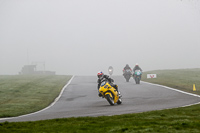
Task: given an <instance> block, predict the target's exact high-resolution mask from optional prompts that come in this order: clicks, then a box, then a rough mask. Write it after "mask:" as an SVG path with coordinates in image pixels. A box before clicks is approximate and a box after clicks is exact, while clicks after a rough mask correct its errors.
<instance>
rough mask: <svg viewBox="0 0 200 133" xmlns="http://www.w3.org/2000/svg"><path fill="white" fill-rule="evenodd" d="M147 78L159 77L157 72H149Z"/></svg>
mask: <svg viewBox="0 0 200 133" xmlns="http://www.w3.org/2000/svg"><path fill="white" fill-rule="evenodd" d="M147 78H148V79H149V78H157V76H156V74H147Z"/></svg>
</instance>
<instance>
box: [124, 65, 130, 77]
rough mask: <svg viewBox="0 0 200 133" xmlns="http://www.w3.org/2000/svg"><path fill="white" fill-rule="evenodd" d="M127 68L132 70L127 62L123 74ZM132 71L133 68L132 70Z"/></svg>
mask: <svg viewBox="0 0 200 133" xmlns="http://www.w3.org/2000/svg"><path fill="white" fill-rule="evenodd" d="M126 70H131V68H130V66H129V65H128V64H126V66H125V67H124V69H123V75H124V74H125V71H126ZM131 72H132V70H131Z"/></svg>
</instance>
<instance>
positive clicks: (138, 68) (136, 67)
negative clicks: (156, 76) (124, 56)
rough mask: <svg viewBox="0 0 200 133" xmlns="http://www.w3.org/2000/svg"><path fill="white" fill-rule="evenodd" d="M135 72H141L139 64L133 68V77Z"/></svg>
mask: <svg viewBox="0 0 200 133" xmlns="http://www.w3.org/2000/svg"><path fill="white" fill-rule="evenodd" d="M136 70H140V71H141V72H142V69H141V68H140V67H139V64H138V63H136V64H135V67H134V68H133V76H134V75H135V71H136Z"/></svg>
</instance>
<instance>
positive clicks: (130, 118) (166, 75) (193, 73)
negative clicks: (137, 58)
mask: <svg viewBox="0 0 200 133" xmlns="http://www.w3.org/2000/svg"><path fill="white" fill-rule="evenodd" d="M147 73H155V74H157V77H158V78H157V79H145V75H146V74H147ZM198 74H200V69H185V70H162V71H161V70H159V71H153V72H145V73H144V74H143V80H145V81H147V82H153V83H161V84H164V85H169V86H170V87H174V86H175V87H174V88H176V87H177V88H181V89H182V90H186V91H191V89H192V85H191V84H193V83H195V84H196V87H197V91H196V92H194V93H197V94H198V93H199V89H198V86H199V85H198V82H197V81H200V77H199V75H198ZM188 77H189V78H188ZM176 80H177V81H176ZM166 82H167V83H166ZM173 84H175V85H173ZM191 92H193V91H191ZM0 132H5V133H13V132H19V133H27V132H28V133H68V132H69V133H88V132H92V133H100V132H105V133H150V132H151V133H158V132H159V133H160V132H162V133H163V132H164V133H165V132H166V133H199V132H200V105H193V106H190V107H182V108H175V109H166V110H161V111H150V112H144V113H135V114H125V115H116V116H101V117H79V118H64V119H53V120H44V121H35V122H4V123H0Z"/></svg>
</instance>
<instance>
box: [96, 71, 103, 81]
mask: <svg viewBox="0 0 200 133" xmlns="http://www.w3.org/2000/svg"><path fill="white" fill-rule="evenodd" d="M103 76H104V74H103V72H101V71H99V72H98V73H97V77H98V78H99V79H102V78H103Z"/></svg>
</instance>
